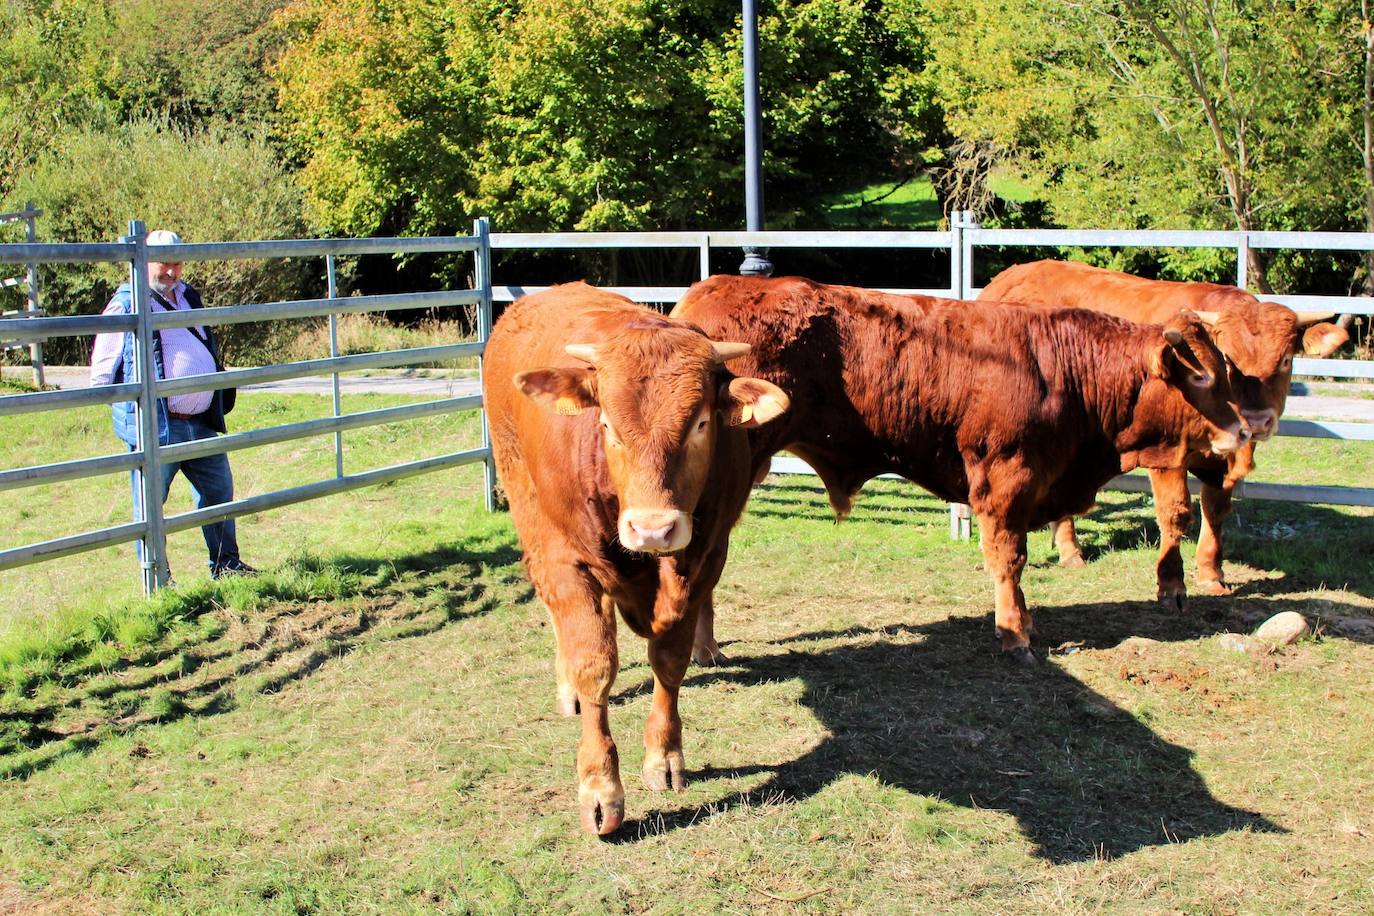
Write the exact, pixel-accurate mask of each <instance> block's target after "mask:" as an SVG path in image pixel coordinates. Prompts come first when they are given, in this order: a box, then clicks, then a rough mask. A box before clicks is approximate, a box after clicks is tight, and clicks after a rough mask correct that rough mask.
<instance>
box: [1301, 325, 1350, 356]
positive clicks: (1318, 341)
mask: <svg viewBox="0 0 1374 916" xmlns="http://www.w3.org/2000/svg"><path fill="white" fill-rule="evenodd" d="M1349 339H1350V335H1349V334H1347V333H1346V331H1345V328H1342V327H1341V326H1340V325H1335V324H1332V323H1331V322H1329V321H1322V322H1318V323H1317V324H1314V325H1312V326H1310V327H1308V328H1304V329H1303V332H1302V352H1303V355H1304V356H1311V357H1313V358H1315V359H1325V358H1326V357H1328V356H1330V355H1331V354H1332V353H1335V352H1336V351H1337V350H1339V349H1340V348H1341V346H1342V345H1343V344H1344V343H1345V342H1346V341H1347V340H1349Z"/></svg>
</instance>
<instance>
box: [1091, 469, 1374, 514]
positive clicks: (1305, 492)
mask: <svg viewBox="0 0 1374 916" xmlns="http://www.w3.org/2000/svg"><path fill="white" fill-rule="evenodd" d="M1103 489H1105V490H1120V491H1123V492H1127V493H1149V492H1151V491H1150V478H1148V477H1146V476H1145V475H1143V474H1121V475H1119V476H1117V477H1113V478H1112V479H1111V480H1110V481H1108V483H1107V485H1106V486H1105V487H1103ZM1201 491H1202V483H1201V482H1200V481H1198V480H1195V479H1194V478H1192V477H1190V478H1188V492H1190V493H1192V494H1193V495H1194V496H1196V495H1197V494H1198V493H1200V492H1201ZM1234 494H1235V495H1236V496H1237V497H1240V498H1242V499H1245V498H1249V499H1272V500H1278V501H1281V502H1297V503H1320V504H1322V505H1327V506H1374V489H1358V488H1356V487H1325V486H1321V487H1319V486H1304V485H1293V484H1283V483H1251V482H1250V481H1244V480H1243V481H1241V482H1240V483H1238V484H1236V488H1235V490H1234Z"/></svg>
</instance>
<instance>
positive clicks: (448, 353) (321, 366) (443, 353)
mask: <svg viewBox="0 0 1374 916" xmlns="http://www.w3.org/2000/svg"><path fill="white" fill-rule="evenodd" d="M159 314H163V313H159ZM483 346H484V344H483V343H482V342H481V341H471V342H469V343H460V344H443V345H441V346H437V347H417V348H414V349H409V350H379V351H377V352H376V353H355V354H353V355H352V356H337V357H328V358H326V359H308V360H303V361H301V362H296V363H277V364H275V365H271V366H257V367H255V368H252V369H226V370H225V371H224V372H213V373H206V374H204V375H183V376H181V377H179V378H174V379H163V380H161V381H159V382H158V383H157V391H158V395H159V397H166V396H167V395H171V394H187V393H188V392H192V391H213V390H214V389H216V388H235V387H238V388H242V387H243V386H245V385H250V384H254V383H257V382H280V381H283V380H285V379H291V378H300V377H302V376H306V375H328V374H329V373H330V372H333V371H334V370H335V369H379V368H384V367H394V366H413V365H415V364H416V363H427V362H436V363H437V362H444V361H445V360H450V359H457V358H459V357H462V356H477V355H480V354H481V352H482V347H483Z"/></svg>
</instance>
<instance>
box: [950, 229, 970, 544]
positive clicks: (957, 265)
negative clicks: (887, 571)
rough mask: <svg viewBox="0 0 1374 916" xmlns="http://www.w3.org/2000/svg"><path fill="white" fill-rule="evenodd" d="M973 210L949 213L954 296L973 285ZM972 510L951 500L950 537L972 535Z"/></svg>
mask: <svg viewBox="0 0 1374 916" xmlns="http://www.w3.org/2000/svg"><path fill="white" fill-rule="evenodd" d="M972 221H973V211H971V210H955V211H953V212H952V213H951V214H950V217H949V273H950V277H949V286H950V291H951V295H952V298H955V299H967V298H968V291H969V290H970V289H971V288H972V286H973V283H972V276H973V264H972V260H973V251H972V247H971V246H970V245H968V244H967V242H966V236H965V235H964V230H965V229H968V228H972V227H971V226H970V225H969V224H970V223H972ZM972 516H973V510H972V509H971V508H970V507H969V506H968V505H966V504H965V503H950V504H949V539H950V540H951V541H967V540H968V539H969V537H971V536H972V530H971V529H972V521H971V519H972Z"/></svg>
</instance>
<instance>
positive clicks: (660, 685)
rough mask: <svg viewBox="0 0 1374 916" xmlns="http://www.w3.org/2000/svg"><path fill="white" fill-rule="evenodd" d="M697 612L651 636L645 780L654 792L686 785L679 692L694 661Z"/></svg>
mask: <svg viewBox="0 0 1374 916" xmlns="http://www.w3.org/2000/svg"><path fill="white" fill-rule="evenodd" d="M695 616H696V615H695V614H693V613H691V612H689V613H688V614H687V615H686V616H685V617H684V618H683V619H682V620H680V621H678V623H677V624H676V625H675V626H673V628H672V629H670V630H668V631H667V632H665V633H663V635H661V636H657V637H655V638H653V639H650V640H649V665H650V666H651V667H652V668H653V670H654V700H653V708H652V709H651V710H650V711H649V720H648V721H647V722H646V723H645V724H644V784H645V785H646V786H648V787H649V788H650V789H652V790H653V791H655V792H661V791H663V790H664V789H667V788H668V787H669V786H671V787H672V788H673V789H676V790H677V791H679V792H680V791H682V790H683V789H684V788H685V787H686V785H687V769H686V767H687V765H686V758H685V757H684V756H683V753H682V717H681V716H680V715H679V714H678V692H679V691H680V690H681V689H682V679H683V677H684V676H685V675H686V673H687V665H688V663H689V662H690V661H691V656H692V639H693V633H694V632H695V629H696V621H695V620H694V619H693V618H694V617H695Z"/></svg>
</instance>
